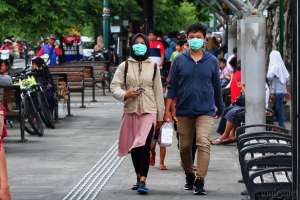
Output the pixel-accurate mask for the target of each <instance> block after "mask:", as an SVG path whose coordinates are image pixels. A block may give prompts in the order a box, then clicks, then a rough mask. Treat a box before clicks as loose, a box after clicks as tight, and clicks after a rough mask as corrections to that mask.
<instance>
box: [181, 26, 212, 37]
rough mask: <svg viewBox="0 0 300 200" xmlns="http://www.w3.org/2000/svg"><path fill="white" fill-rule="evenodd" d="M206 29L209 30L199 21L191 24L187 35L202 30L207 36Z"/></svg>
mask: <svg viewBox="0 0 300 200" xmlns="http://www.w3.org/2000/svg"><path fill="white" fill-rule="evenodd" d="M206 31H207V28H206V26H205V25H204V24H200V23H197V24H193V25H191V26H190V27H189V28H188V29H187V31H186V33H187V35H189V34H190V33H195V32H201V33H202V34H203V35H204V37H205V36H206Z"/></svg>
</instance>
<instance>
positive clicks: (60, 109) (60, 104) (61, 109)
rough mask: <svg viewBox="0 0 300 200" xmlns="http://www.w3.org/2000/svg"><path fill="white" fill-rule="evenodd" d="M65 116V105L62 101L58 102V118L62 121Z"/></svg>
mask: <svg viewBox="0 0 300 200" xmlns="http://www.w3.org/2000/svg"><path fill="white" fill-rule="evenodd" d="M66 116H67V105H66V103H65V102H64V101H63V100H60V101H59V102H58V118H59V119H63V118H65V117H66Z"/></svg>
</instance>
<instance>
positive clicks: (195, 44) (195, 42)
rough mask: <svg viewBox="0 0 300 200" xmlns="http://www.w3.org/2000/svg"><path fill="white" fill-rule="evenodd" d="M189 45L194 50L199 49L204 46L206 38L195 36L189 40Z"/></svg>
mask: <svg viewBox="0 0 300 200" xmlns="http://www.w3.org/2000/svg"><path fill="white" fill-rule="evenodd" d="M188 43H189V46H190V48H191V49H192V50H193V51H198V50H199V49H201V48H203V46H204V40H203V39H199V38H193V39H189V40H188Z"/></svg>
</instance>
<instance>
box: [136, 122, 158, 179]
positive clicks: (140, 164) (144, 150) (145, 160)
mask: <svg viewBox="0 0 300 200" xmlns="http://www.w3.org/2000/svg"><path fill="white" fill-rule="evenodd" d="M153 131H154V127H152V128H151V130H150V133H149V134H148V137H147V140H146V144H145V146H142V147H137V148H134V149H132V150H131V158H132V162H133V166H134V169H135V173H136V174H138V175H140V176H145V177H147V175H148V172H149V163H150V148H151V140H152V136H153Z"/></svg>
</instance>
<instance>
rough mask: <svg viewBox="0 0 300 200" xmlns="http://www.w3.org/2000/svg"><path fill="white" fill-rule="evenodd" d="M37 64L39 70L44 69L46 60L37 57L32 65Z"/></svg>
mask: <svg viewBox="0 0 300 200" xmlns="http://www.w3.org/2000/svg"><path fill="white" fill-rule="evenodd" d="M33 63H34V64H36V65H37V66H38V68H42V67H44V65H45V64H46V63H45V61H44V59H42V58H41V57H36V58H34V59H33V60H32V64H33Z"/></svg>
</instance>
